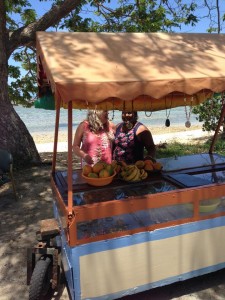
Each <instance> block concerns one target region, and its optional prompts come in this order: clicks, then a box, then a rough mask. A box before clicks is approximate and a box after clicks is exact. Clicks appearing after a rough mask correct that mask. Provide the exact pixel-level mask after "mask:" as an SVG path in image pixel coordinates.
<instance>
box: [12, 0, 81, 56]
mask: <svg viewBox="0 0 225 300" xmlns="http://www.w3.org/2000/svg"><path fill="white" fill-rule="evenodd" d="M81 2H82V0H65V1H64V2H63V3H62V4H61V5H53V6H52V8H51V9H50V10H49V11H48V12H47V13H45V14H44V15H43V16H42V17H41V18H40V19H39V20H37V21H36V22H33V23H31V24H29V25H27V26H24V27H21V28H19V29H18V30H16V31H14V32H13V33H12V34H11V36H10V38H9V44H8V49H7V56H8V57H9V56H10V55H11V54H12V52H13V51H14V50H15V49H16V48H18V47H20V46H31V41H32V43H33V44H34V43H35V39H36V31H45V30H46V29H48V28H49V27H51V26H53V25H55V24H57V23H58V22H59V21H60V20H61V19H62V18H64V17H66V16H67V15H68V14H69V13H70V12H71V11H72V10H73V9H75V8H76V7H77V6H78V5H80V4H81Z"/></svg>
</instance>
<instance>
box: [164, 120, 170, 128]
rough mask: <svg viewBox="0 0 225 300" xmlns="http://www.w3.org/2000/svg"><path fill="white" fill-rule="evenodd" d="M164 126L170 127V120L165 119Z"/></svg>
mask: <svg viewBox="0 0 225 300" xmlns="http://www.w3.org/2000/svg"><path fill="white" fill-rule="evenodd" d="M165 126H166V127H170V119H166V122H165Z"/></svg>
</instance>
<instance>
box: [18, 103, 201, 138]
mask: <svg viewBox="0 0 225 300" xmlns="http://www.w3.org/2000/svg"><path fill="white" fill-rule="evenodd" d="M14 108H15V110H16V112H17V113H18V115H19V116H20V118H21V119H22V121H23V122H24V123H25V125H26V127H27V129H28V130H29V132H30V133H37V132H39V133H44V132H52V131H54V129H55V115H56V112H55V111H54V110H45V109H40V108H34V107H31V108H25V107H22V106H15V107H14ZM187 111H188V112H189V107H188V108H187ZM86 114H87V111H86V110H77V109H76V110H73V129H74V130H76V128H77V125H78V124H79V123H80V122H81V121H82V120H84V119H85V118H86ZM168 115H169V120H170V126H171V127H173V126H179V125H182V126H184V124H185V122H186V121H187V119H186V114H185V108H184V107H178V108H172V109H171V110H162V111H156V112H152V114H151V116H149V113H147V114H145V112H138V120H139V121H140V122H142V123H143V124H145V125H146V126H148V127H150V128H151V127H159V128H165V121H166V119H167V116H168ZM112 117H113V112H112V111H110V112H109V119H112ZM67 120H68V117H67V110H66V109H63V108H61V110H60V125H59V129H60V131H66V130H67ZM190 121H191V124H193V125H196V124H200V123H199V121H198V120H196V115H194V114H191V116H190ZM112 122H113V123H114V124H117V123H119V122H121V112H120V111H115V112H114V118H113V120H112Z"/></svg>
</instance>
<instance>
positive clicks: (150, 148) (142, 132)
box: [136, 124, 156, 158]
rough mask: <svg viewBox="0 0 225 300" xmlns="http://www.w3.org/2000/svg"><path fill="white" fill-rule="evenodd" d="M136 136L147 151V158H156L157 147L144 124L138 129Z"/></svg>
mask: <svg viewBox="0 0 225 300" xmlns="http://www.w3.org/2000/svg"><path fill="white" fill-rule="evenodd" d="M136 134H137V138H138V139H139V140H140V141H141V142H142V144H143V145H144V147H145V149H146V150H147V157H148V156H150V157H151V158H154V157H155V155H156V147H155V144H154V141H153V137H152V134H151V132H150V130H149V129H148V128H147V127H146V126H145V125H143V124H142V125H140V126H139V127H138V129H137V132H136Z"/></svg>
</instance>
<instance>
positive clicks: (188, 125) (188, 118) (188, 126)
mask: <svg viewBox="0 0 225 300" xmlns="http://www.w3.org/2000/svg"><path fill="white" fill-rule="evenodd" d="M186 102H187V99H186V97H184V110H185V115H186V120H187V121H186V122H185V127H186V128H190V127H191V122H190V117H191V113H192V102H193V97H191V105H190V109H189V112H188V111H187V106H186Z"/></svg>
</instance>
